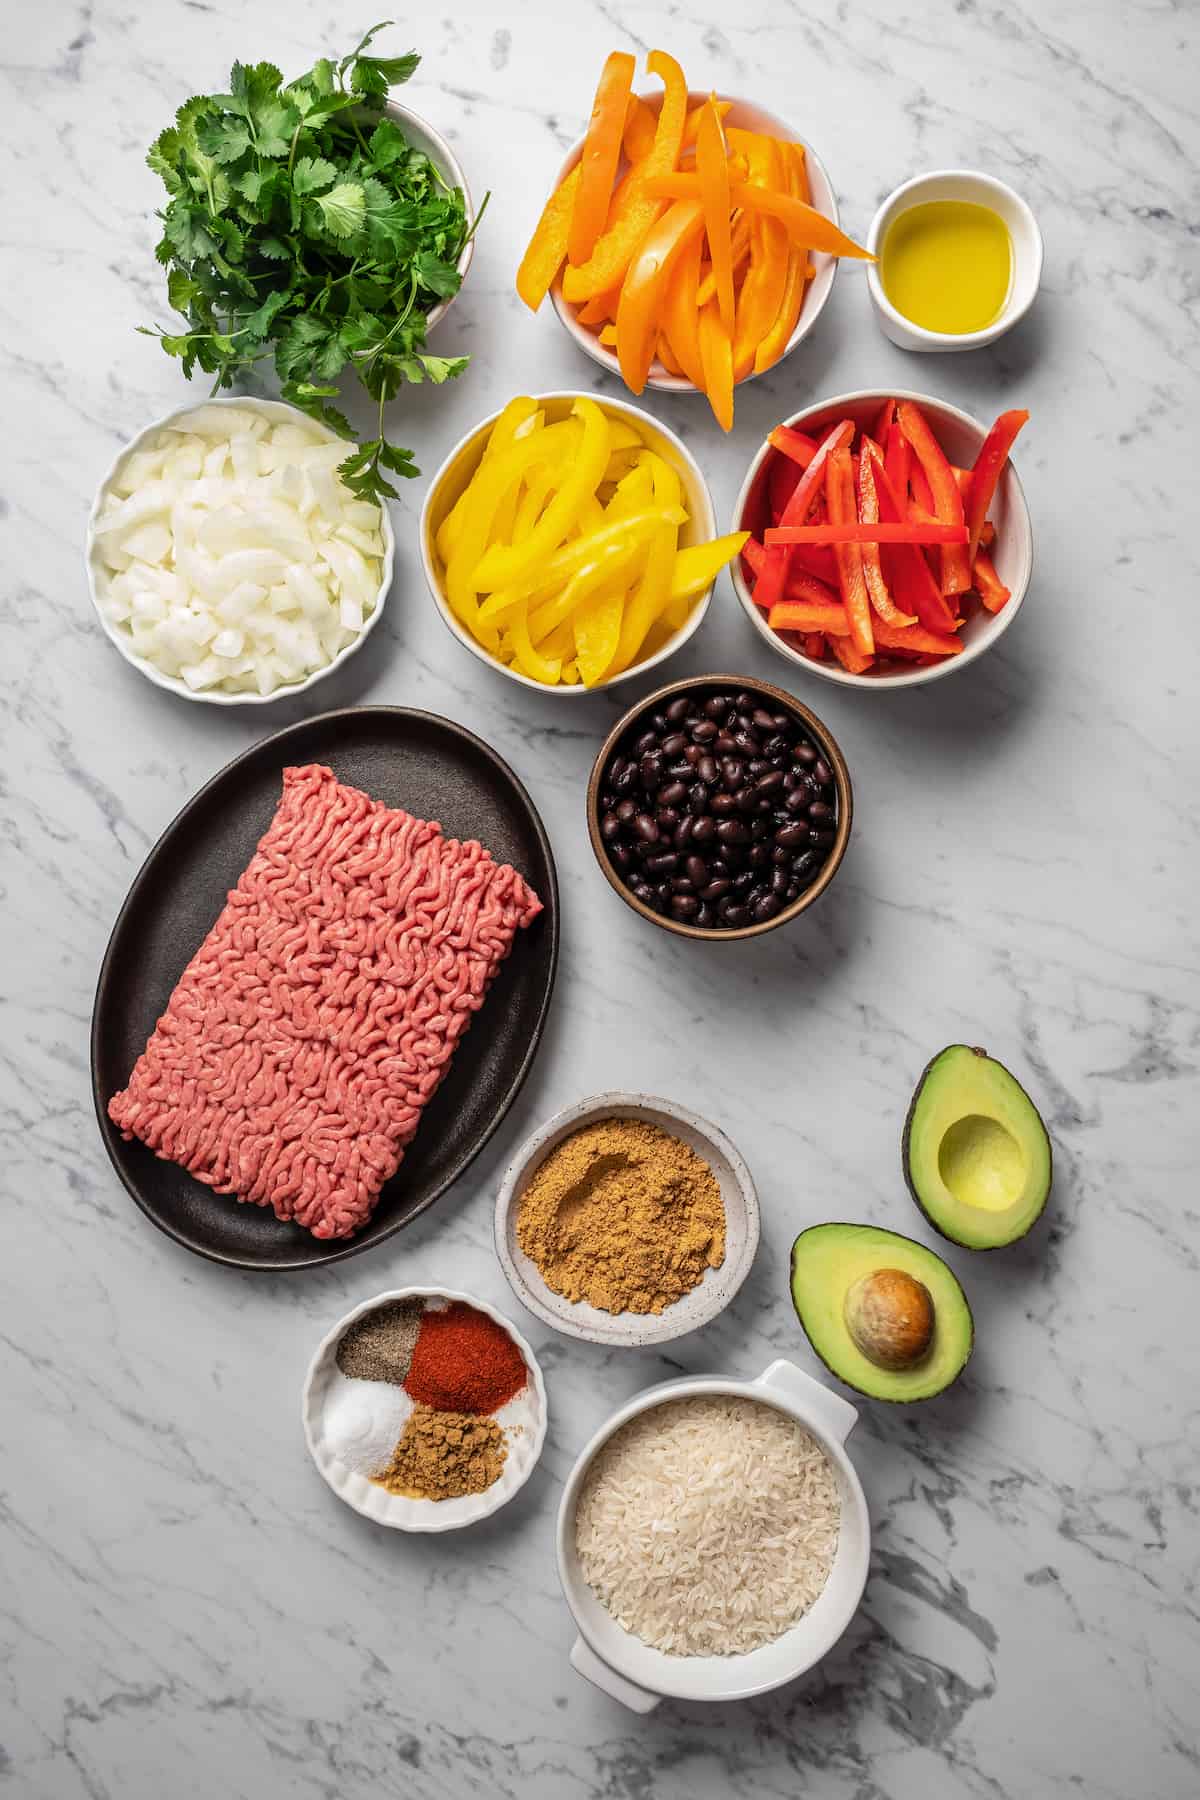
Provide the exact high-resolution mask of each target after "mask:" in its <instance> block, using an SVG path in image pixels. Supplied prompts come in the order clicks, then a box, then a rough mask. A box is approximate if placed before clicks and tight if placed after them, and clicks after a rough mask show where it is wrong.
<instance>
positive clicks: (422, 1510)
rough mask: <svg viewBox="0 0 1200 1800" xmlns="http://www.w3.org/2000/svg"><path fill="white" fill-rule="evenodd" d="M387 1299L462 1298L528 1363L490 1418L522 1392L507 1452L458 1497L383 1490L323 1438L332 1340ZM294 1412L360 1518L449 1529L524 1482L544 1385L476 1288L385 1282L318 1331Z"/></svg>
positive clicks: (514, 1333) (333, 1362)
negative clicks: (522, 1415)
mask: <svg viewBox="0 0 1200 1800" xmlns="http://www.w3.org/2000/svg"><path fill="white" fill-rule="evenodd" d="M392 1300H447V1301H452V1300H462V1301H465V1302H466V1304H467V1305H468V1306H473V1307H475V1309H476V1311H478V1312H481V1313H486V1314H487V1316H488V1318H489V1319H494V1320H495V1321H496V1323H497V1325H500V1326H502V1327H503V1329H504V1330H505V1331H506V1332H507V1333H508V1335H509V1337H510V1338H511V1339H512V1341H513V1343H514V1344H515V1345H516V1346H517V1349H518V1350H519V1351H520V1352H521V1355H522V1356H523V1357H524V1359H525V1367H526V1368H527V1369H528V1370H529V1382H528V1385H527V1388H526V1389H525V1390H524V1392H523V1394H518V1395H516V1396H515V1397H514V1399H513V1400H511V1401H509V1402H508V1406H507V1407H502V1408H501V1409H500V1412H499V1414H498V1415H497V1418H498V1421H499V1422H500V1423H501V1424H503V1423H505V1415H506V1413H507V1412H508V1411H509V1409H510V1408H516V1407H517V1406H518V1403H519V1402H521V1401H522V1400H523V1399H525V1398H527V1401H528V1406H527V1414H528V1422H527V1423H524V1424H523V1428H522V1429H521V1430H520V1431H519V1432H512V1431H510V1432H509V1433H508V1439H509V1441H508V1455H507V1457H506V1458H505V1462H504V1467H503V1469H502V1470H501V1471H500V1475H499V1477H498V1479H497V1480H496V1481H494V1482H493V1483H492V1485H491V1487H490V1488H485V1490H484V1491H483V1493H482V1494H464V1495H463V1496H462V1497H461V1498H460V1499H458V1500H410V1499H408V1498H406V1496H405V1495H403V1494H390V1493H389V1492H388V1491H387V1489H386V1488H382V1487H380V1486H378V1484H377V1483H376V1482H373V1481H371V1480H369V1479H368V1477H367V1476H366V1475H364V1474H361V1473H360V1472H359V1471H357V1470H355V1469H352V1468H350V1467H349V1466H348V1465H347V1464H346V1463H344V1462H343V1461H341V1459H340V1458H339V1456H338V1455H337V1454H336V1453H335V1451H334V1449H333V1448H332V1446H331V1445H330V1444H329V1442H328V1441H327V1440H326V1436H325V1432H324V1427H323V1417H324V1409H325V1405H326V1402H327V1400H328V1397H329V1394H330V1389H331V1386H332V1384H333V1383H334V1382H335V1381H344V1380H345V1377H344V1376H343V1375H342V1373H341V1371H340V1369H339V1368H338V1366H337V1347H338V1344H339V1343H340V1341H341V1339H342V1336H343V1334H344V1333H345V1331H346V1330H347V1329H348V1328H349V1327H350V1326H351V1325H352V1324H353V1323H354V1321H355V1320H356V1319H361V1318H362V1316H363V1314H364V1313H369V1312H374V1310H375V1308H376V1307H377V1306H383V1305H385V1304H386V1303H387V1302H388V1301H392ZM369 1385H371V1386H374V1385H376V1384H375V1383H371V1384H369ZM301 1412H302V1417H303V1422H304V1439H305V1442H306V1443H307V1445H308V1451H309V1455H310V1456H311V1457H312V1459H313V1461H314V1463H316V1465H317V1468H318V1469H319V1470H320V1472H321V1474H322V1476H323V1477H324V1479H325V1480H326V1481H327V1482H328V1484H329V1486H330V1487H331V1488H332V1489H333V1491H334V1493H335V1494H336V1495H337V1497H338V1499H339V1500H344V1501H345V1503H346V1505H347V1506H351V1507H353V1508H354V1511H355V1512H357V1513H361V1514H362V1516H363V1517H364V1519H374V1521H375V1523H376V1524H377V1525H389V1526H391V1527H392V1528H393V1529H394V1530H396V1531H456V1530H457V1529H458V1528H459V1527H460V1526H463V1525H474V1524H475V1523H476V1522H477V1521H478V1520H479V1519H486V1518H488V1517H489V1516H490V1515H491V1514H492V1513H494V1512H498V1511H499V1510H500V1508H501V1507H502V1506H504V1505H505V1504H506V1502H507V1501H509V1500H511V1499H512V1497H513V1495H514V1494H515V1493H517V1492H518V1490H519V1489H521V1488H523V1487H524V1485H525V1483H526V1482H527V1481H528V1480H529V1477H530V1476H531V1475H532V1473H533V1471H534V1469H535V1468H536V1467H537V1462H538V1458H539V1457H540V1456H541V1454H542V1445H543V1444H544V1443H545V1441H546V1387H545V1383H544V1382H543V1380H542V1371H541V1369H540V1368H539V1367H538V1363H537V1358H536V1357H535V1356H534V1354H533V1351H532V1350H531V1349H530V1348H529V1345H528V1344H527V1343H526V1341H525V1339H524V1338H523V1337H522V1336H521V1333H520V1332H519V1331H518V1330H517V1328H516V1326H515V1325H514V1324H513V1323H512V1321H511V1319H506V1318H505V1316H504V1314H503V1313H500V1312H497V1311H496V1309H495V1307H494V1306H489V1304H488V1302H487V1301H486V1300H481V1299H480V1298H479V1296H478V1295H477V1294H463V1293H458V1292H456V1291H455V1290H454V1289H453V1288H426V1287H407V1288H392V1289H390V1290H389V1291H388V1292H387V1293H385V1294H376V1295H375V1296H374V1297H373V1298H372V1299H370V1300H364V1301H363V1302H362V1304H361V1306H356V1307H355V1308H354V1310H353V1311H352V1312H348V1313H347V1314H346V1316H345V1318H344V1319H339V1320H338V1322H337V1324H336V1325H335V1326H334V1327H333V1330H332V1331H330V1332H327V1333H326V1335H325V1337H323V1338H322V1340H321V1342H320V1344H319V1345H318V1346H317V1352H316V1355H315V1356H314V1357H313V1359H312V1362H311V1363H310V1365H309V1370H308V1374H307V1376H306V1377H305V1381H304V1392H303V1396H302V1399H301Z"/></svg>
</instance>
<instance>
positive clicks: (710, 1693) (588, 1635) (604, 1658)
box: [558, 1362, 871, 1712]
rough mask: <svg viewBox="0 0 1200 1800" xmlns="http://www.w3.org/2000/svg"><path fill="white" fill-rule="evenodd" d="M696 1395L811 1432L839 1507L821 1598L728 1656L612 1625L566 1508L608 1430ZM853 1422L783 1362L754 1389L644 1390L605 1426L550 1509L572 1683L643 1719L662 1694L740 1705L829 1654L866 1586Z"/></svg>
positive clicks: (712, 1379)
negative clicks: (736, 1399)
mask: <svg viewBox="0 0 1200 1800" xmlns="http://www.w3.org/2000/svg"><path fill="white" fill-rule="evenodd" d="M699 1394H716V1395H733V1396H740V1397H741V1398H744V1399H747V1400H759V1401H764V1402H765V1403H766V1404H767V1405H769V1406H774V1407H777V1408H778V1409H779V1411H780V1412H783V1413H786V1414H787V1415H788V1416H789V1417H790V1418H793V1419H795V1420H797V1421H798V1423H799V1424H801V1425H803V1426H804V1428H805V1429H806V1430H807V1431H810V1432H811V1433H812V1435H813V1437H814V1438H816V1440H817V1442H818V1443H819V1444H820V1446H821V1448H822V1449H823V1450H824V1452H825V1454H826V1456H827V1457H828V1458H829V1461H830V1463H831V1464H832V1466H833V1470H834V1475H835V1478H836V1480H837V1486H838V1492H839V1495H840V1497H841V1502H842V1518H841V1530H840V1534H839V1537H838V1547H837V1554H836V1556H835V1557H834V1562H833V1568H832V1569H831V1570H830V1573H829V1580H828V1581H827V1582H826V1584H825V1586H824V1588H823V1589H822V1591H821V1593H820V1594H819V1595H818V1597H817V1599H816V1601H815V1602H814V1604H813V1605H812V1606H811V1607H810V1608H809V1610H808V1612H807V1613H805V1615H804V1617H803V1618H802V1619H801V1620H800V1621H799V1622H798V1623H797V1624H795V1625H793V1626H792V1627H791V1629H790V1630H788V1631H785V1632H784V1633H783V1636H782V1637H778V1638H776V1639H775V1641H774V1643H771V1644H764V1645H763V1646H762V1647H761V1648H760V1649H758V1650H751V1651H749V1652H748V1653H746V1654H742V1655H737V1656H668V1655H667V1654H666V1652H665V1651H662V1650H654V1649H652V1648H651V1647H650V1645H649V1644H644V1643H643V1642H642V1640H641V1639H640V1638H636V1637H634V1636H633V1634H632V1633H631V1632H628V1631H626V1630H625V1628H624V1626H622V1625H619V1624H618V1623H617V1621H616V1619H615V1618H614V1617H613V1615H612V1614H611V1613H610V1612H609V1611H608V1609H607V1607H605V1606H604V1605H603V1604H602V1603H601V1601H600V1600H599V1599H598V1598H597V1596H596V1595H595V1594H594V1593H593V1591H592V1589H591V1588H590V1587H589V1586H588V1584H587V1582H586V1581H585V1579H584V1576H583V1571H582V1569H581V1568H580V1566H579V1555H578V1552H577V1550H576V1547H575V1509H576V1506H577V1505H578V1502H579V1495H580V1490H581V1489H582V1487H583V1483H584V1480H585V1478H586V1476H587V1473H588V1470H589V1469H590V1467H591V1465H592V1462H593V1460H594V1458H595V1456H596V1454H597V1452H598V1451H599V1450H600V1449H601V1447H602V1446H603V1445H604V1444H606V1443H607V1442H608V1439H609V1438H610V1437H611V1436H612V1435H613V1433H614V1432H615V1431H618V1430H619V1429H620V1427H621V1426H622V1425H624V1424H626V1423H627V1422H628V1421H629V1420H630V1419H632V1418H635V1417H636V1416H637V1415H638V1414H639V1413H643V1412H647V1411H649V1410H650V1409H651V1408H652V1407H655V1406H660V1405H661V1404H662V1403H663V1401H665V1400H684V1399H691V1398H693V1397H694V1396H696V1395H699ZM857 1419H858V1413H857V1412H856V1410H855V1408H854V1407H853V1406H851V1405H850V1404H849V1402H848V1401H846V1400H843V1399H842V1398H841V1397H840V1395H838V1394H834V1393H831V1392H830V1390H829V1389H828V1388H827V1387H823V1386H822V1384H821V1383H820V1382H819V1381H814V1380H813V1379H812V1377H811V1376H810V1375H805V1374H804V1373H803V1371H802V1370H800V1369H798V1368H796V1367H795V1365H794V1364H793V1363H790V1362H773V1363H772V1364H771V1365H770V1367H769V1368H767V1369H764V1371H763V1373H762V1374H761V1375H760V1376H759V1377H758V1379H757V1381H728V1380H726V1379H724V1378H723V1377H722V1376H718V1375H703V1376H686V1377H684V1378H683V1379H682V1380H679V1381H665V1382H663V1383H662V1384H661V1385H660V1386H658V1387H652V1388H648V1389H647V1390H646V1392H645V1393H642V1394H638V1395H637V1396H636V1397H635V1398H634V1399H633V1400H630V1401H629V1402H627V1404H626V1405H625V1406H622V1407H621V1408H620V1409H619V1411H617V1412H615V1413H614V1414H613V1416H612V1417H611V1418H610V1419H608V1420H607V1421H606V1422H605V1424H603V1425H602V1426H601V1427H600V1430H599V1431H598V1432H597V1433H596V1435H595V1437H593V1438H592V1440H591V1442H590V1443H589V1444H587V1445H586V1446H585V1447H584V1449H583V1450H582V1452H581V1453H580V1455H579V1457H578V1458H577V1459H576V1462H575V1466H574V1468H573V1469H572V1470H571V1473H570V1475H569V1476H568V1477H567V1483H566V1486H565V1488H564V1489H563V1497H562V1501H561V1504H560V1506H559V1509H558V1573H559V1579H560V1581H561V1582H562V1588H563V1593H564V1594H565V1595H566V1600H567V1605H568V1606H569V1607H570V1609H571V1613H572V1616H573V1617H574V1620H575V1623H576V1625H577V1626H578V1628H579V1636H578V1637H577V1638H576V1640H575V1644H574V1647H573V1648H572V1650H571V1663H572V1665H573V1667H574V1668H575V1669H576V1670H577V1671H578V1673H579V1674H580V1675H583V1676H586V1678H587V1679H588V1680H589V1681H592V1682H594V1683H595V1685H596V1686H597V1687H599V1688H603V1689H604V1691H605V1693H607V1694H610V1695H611V1696H612V1697H613V1699H615V1700H620V1701H621V1702H622V1703H623V1704H624V1705H625V1706H628V1707H632V1708H633V1710H634V1711H635V1712H650V1711H651V1710H652V1708H653V1707H655V1706H657V1705H658V1703H659V1701H660V1700H661V1699H663V1698H664V1697H665V1696H667V1695H671V1696H672V1697H674V1698H675V1699H678V1700H745V1699H748V1698H749V1697H750V1696H751V1695H753V1694H762V1693H765V1692H766V1691H767V1690H768V1689H769V1688H776V1687H781V1686H782V1685H783V1684H784V1683H785V1682H788V1681H794V1680H795V1679H796V1677H797V1676H799V1675H803V1674H804V1673H805V1671H806V1670H808V1669H811V1668H812V1667H813V1665H814V1663H818V1662H820V1660H821V1658H822V1657H823V1656H825V1655H827V1654H828V1652H829V1651H830V1650H832V1648H833V1646H834V1645H835V1644H836V1643H837V1641H838V1639H839V1638H840V1637H841V1635H842V1633H843V1632H844V1631H845V1629H846V1627H847V1625H849V1623H850V1621H851V1619H852V1618H853V1617H854V1614H855V1612H856V1611H857V1610H858V1603H859V1601H860V1600H861V1599H862V1593H863V1588H864V1587H865V1586H866V1580H867V1570H868V1567H869V1564H870V1556H871V1524H870V1518H869V1516H868V1513H867V1502H866V1496H865V1495H864V1494H863V1490H862V1483H861V1482H860V1481H859V1479H858V1474H857V1472H856V1470H855V1468H854V1464H853V1463H852V1462H851V1461H850V1458H849V1457H848V1456H847V1454H846V1450H845V1441H846V1438H847V1437H848V1435H849V1433H850V1431H851V1430H852V1429H853V1427H854V1424H855V1422H856V1421H857Z"/></svg>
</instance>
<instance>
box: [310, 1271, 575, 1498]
mask: <svg viewBox="0 0 1200 1800" xmlns="http://www.w3.org/2000/svg"><path fill="white" fill-rule="evenodd" d="M302 1407H303V1420H304V1436H305V1440H306V1442H307V1444H308V1449H309V1454H310V1455H311V1457H312V1459H313V1461H314V1462H315V1463H316V1465H317V1468H318V1469H319V1470H320V1472H321V1474H322V1475H323V1476H324V1478H325V1480H326V1481H327V1482H328V1483H329V1486H330V1487H331V1488H332V1489H333V1491H334V1493H335V1494H336V1495H337V1496H338V1498H339V1500H344V1501H345V1502H346V1505H347V1506H352V1507H353V1508H354V1510H355V1512H359V1513H362V1514H363V1516H364V1517H365V1518H368V1519H374V1520H375V1522H376V1523H377V1524H379V1525H389V1526H392V1527H394V1528H395V1529H396V1530H399V1531H452V1530H455V1529H457V1528H458V1527H459V1526H462V1525H473V1524H474V1523H475V1522H476V1521H477V1520H478V1519H485V1518H487V1517H488V1515H489V1514H491V1513H494V1512H496V1511H497V1510H498V1508H500V1507H501V1506H503V1505H504V1504H505V1502H506V1501H508V1500H511V1499H512V1497H513V1495H514V1494H515V1493H516V1492H517V1490H518V1489H519V1488H521V1487H523V1486H524V1485H525V1483H526V1481H528V1479H529V1477H530V1475H531V1474H532V1473H533V1470H534V1468H535V1466H536V1464H537V1460H538V1458H539V1457H540V1455H541V1453H542V1445H543V1443H544V1441H545V1437H546V1389H545V1384H544V1382H543V1381H542V1372H541V1370H540V1369H539V1367H538V1364H537V1359H536V1357H535V1356H534V1354H533V1351H532V1350H531V1349H530V1347H529V1345H528V1344H527V1343H526V1341H525V1339H524V1338H523V1337H522V1336H521V1333H520V1332H519V1331H518V1330H517V1329H516V1327H515V1326H514V1325H512V1324H511V1323H510V1322H509V1320H507V1319H506V1318H505V1317H504V1315H503V1314H502V1313H498V1312H497V1311H496V1310H495V1308H494V1307H492V1306H489V1305H488V1303H487V1301H486V1300H480V1299H478V1298H477V1297H476V1296H475V1295H473V1294H463V1293H457V1292H455V1291H453V1290H451V1289H449V1288H398V1289H395V1290H394V1291H393V1292H391V1293H386V1294H376V1296H375V1298H374V1299H373V1300H365V1301H364V1302H363V1303H362V1305H361V1306H356V1307H355V1309H354V1311H353V1312H351V1313H347V1315H346V1317H345V1318H344V1319H340V1320H339V1321H338V1323H337V1324H336V1325H335V1326H334V1328H333V1330H332V1331H331V1332H329V1333H328V1335H327V1336H326V1337H325V1338H324V1339H322V1341H321V1343H320V1345H319V1346H318V1348H317V1353H316V1355H315V1356H314V1357H313V1360H312V1363H311V1364H310V1366H309V1371H308V1376H307V1379H306V1380H305V1383H304V1395H303V1402H302Z"/></svg>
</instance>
